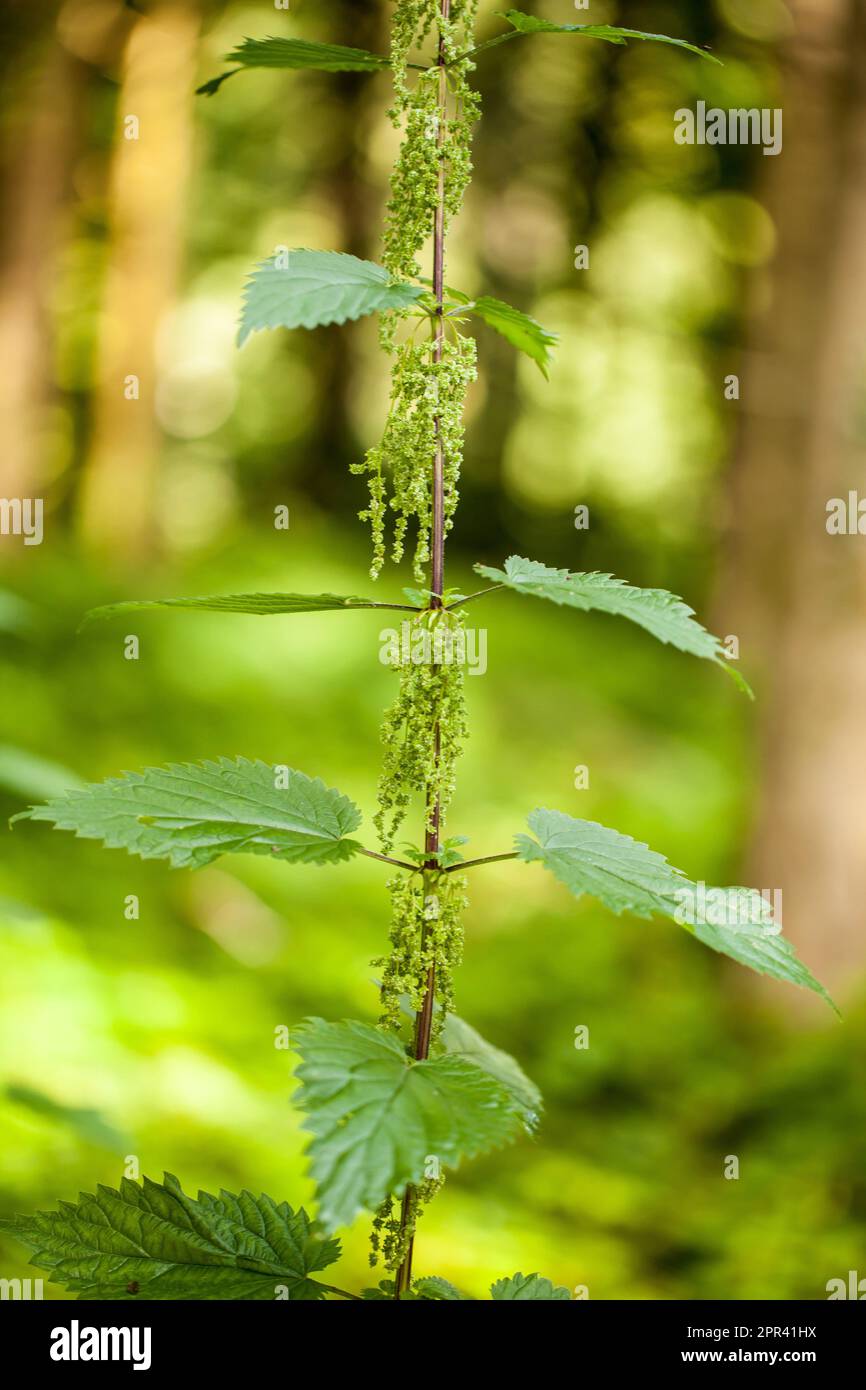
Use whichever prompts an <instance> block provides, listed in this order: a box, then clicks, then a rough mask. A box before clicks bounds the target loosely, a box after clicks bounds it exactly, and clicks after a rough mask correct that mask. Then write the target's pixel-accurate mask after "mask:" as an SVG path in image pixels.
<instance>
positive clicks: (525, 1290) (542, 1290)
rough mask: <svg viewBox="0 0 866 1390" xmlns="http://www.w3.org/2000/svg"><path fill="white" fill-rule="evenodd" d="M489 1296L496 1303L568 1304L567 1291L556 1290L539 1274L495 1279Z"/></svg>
mask: <svg viewBox="0 0 866 1390" xmlns="http://www.w3.org/2000/svg"><path fill="white" fill-rule="evenodd" d="M490 1293H491V1296H492V1298H493V1300H494V1302H496V1303H519V1302H528V1301H530V1300H532V1301H534V1302H539V1301H543V1302H545V1303H570V1302H571V1294H570V1293H569V1291H568V1289H564V1288H562V1287H559V1288H557V1287H556V1286H555V1285H554V1284H552V1283H551V1281H550V1280H549V1279H545V1278H543V1277H542V1275H540V1274H512V1276H511V1278H510V1279H497V1281H496V1283H495V1284H491V1286H490Z"/></svg>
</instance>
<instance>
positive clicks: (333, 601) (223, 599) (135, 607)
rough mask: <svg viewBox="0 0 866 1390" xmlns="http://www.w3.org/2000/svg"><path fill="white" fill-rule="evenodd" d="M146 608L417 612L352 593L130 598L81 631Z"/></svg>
mask: <svg viewBox="0 0 866 1390" xmlns="http://www.w3.org/2000/svg"><path fill="white" fill-rule="evenodd" d="M146 608H198V609H200V610H203V611H205V612H209V613H250V614H259V615H260V616H262V617H266V618H267V617H277V616H280V615H282V614H286V613H324V612H330V611H332V610H333V611H336V610H345V609H347V608H389V609H395V610H401V611H405V612H415V611H416V610H415V608H414V607H412V606H410V605H409V604H405V603H381V602H378V601H376V600H375V599H368V598H357V597H354V596H353V595H351V594H214V595H211V596H209V597H204V598H149V599H127V600H125V601H124V602H122V603H107V604H104V605H103V606H102V607H101V608H91V610H90V612H89V613H86V614H85V617H84V621H83V622H82V624H81V627H82V628H85V627H87V626H89V624H90V623H93V622H99V621H101V620H102V619H104V618H116V617H118V616H122V615H123V614H125V613H137V612H140V611H141V610H142V609H146Z"/></svg>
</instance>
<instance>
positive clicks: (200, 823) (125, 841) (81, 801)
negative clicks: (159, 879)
mask: <svg viewBox="0 0 866 1390" xmlns="http://www.w3.org/2000/svg"><path fill="white" fill-rule="evenodd" d="M13 819H14V820H16V821H17V820H28V819H29V820H38V821H49V822H50V823H51V824H53V825H54V826H55V827H56V829H58V830H73V831H74V832H75V834H76V835H78V836H80V837H81V838H82V839H85V840H102V842H103V843H104V844H105V845H107V846H109V848H112V849H126V850H128V851H129V853H130V854H137V855H140V857H141V858H142V859H169V860H170V861H171V863H172V864H173V865H174V866H175V867H176V868H190V869H198V868H201V867H202V866H203V865H204V864H210V863H211V862H212V861H213V860H214V859H216V858H218V857H219V855H221V854H238V853H251V854H272V855H273V856H274V857H275V858H276V859H284V860H288V861H290V862H303V863H308V864H324V863H329V862H334V861H338V860H343V859H349V858H351V856H352V855H353V854H356V853H357V852H358V850H359V849H360V848H361V847H360V845H359V844H358V842H357V841H356V840H351V839H347V838H346V837H347V836H349V835H350V834H351V833H352V831H353V830H357V828H358V826H359V825H360V823H361V813H360V811H359V810H358V808H357V806H356V805H355V804H354V802H352V801H350V800H349V798H348V797H346V796H343V795H342V794H341V793H340V792H338V791H335V790H334V788H333V787H326V786H325V784H324V782H322V781H321V779H319V778H315V779H313V778H311V777H307V776H305V774H304V773H303V772H296V771H295V770H294V769H293V768H287V767H284V766H280V765H277V767H271V766H270V765H269V764H268V763H263V762H251V761H250V760H249V759H247V758H235V759H232V758H220V759H219V760H218V761H217V762H204V763H182V764H176V763H173V764H170V765H169V766H168V767H149V768H145V770H144V772H127V773H125V774H124V775H123V776H122V777H117V778H109V780H108V781H106V782H96V783H91V784H89V785H87V786H85V787H83V788H82V789H81V790H80V791H79V790H73V791H70V792H67V793H66V794H65V795H64V796H59V797H55V798H53V799H52V800H51V801H47V802H45V803H44V804H43V805H40V806H33V807H31V808H30V809H29V810H28V811H22V812H21V813H20V814H19V815H17V816H15V817H14V818H13Z"/></svg>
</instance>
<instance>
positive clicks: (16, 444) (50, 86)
mask: <svg viewBox="0 0 866 1390" xmlns="http://www.w3.org/2000/svg"><path fill="white" fill-rule="evenodd" d="M29 18H31V19H32V18H33V16H30V17H29ZM53 21H54V7H53V6H46V8H45V10H44V11H43V13H42V14H41V15H40V16H38V23H39V28H38V29H37V31H36V32H35V33H33V34H31V35H28V40H29V42H28V47H27V50H26V60H27V61H31V60H33V59H36V60H37V62H38V66H36V65H35V64H34V66H35V68H36V70H35V71H34V72H33V73H32V74H31V75H28V76H27V78H26V80H25V81H24V82H23V83H21V82H20V81H19V82H18V83H17V84H16V85H15V87H14V89H13V100H14V102H15V105H16V106H20V108H21V110H22V112H23V119H22V117H18V119H19V120H21V124H22V128H21V129H20V130H18V129H16V130H14V131H13V130H11V129H10V124H11V123H12V121H13V120H14V119H15V118H14V117H13V116H12V115H11V114H10V112H9V111H8V110H7V111H5V112H4V127H5V135H6V137H7V140H6V148H7V153H6V155H5V157H4V160H3V172H2V178H3V206H4V216H3V218H2V272H0V358H2V362H3V370H2V372H0V438H2V441H3V448H2V453H0V491H2V494H3V496H4V497H24V496H34V495H39V494H40V493H41V491H42V489H43V481H44V479H43V474H42V469H41V466H40V446H41V440H42V433H43V429H44V425H45V411H46V407H47V406H48V403H49V400H50V395H51V379H52V350H51V326H50V298H51V288H52V278H53V275H54V267H55V264H56V256H55V252H56V245H57V235H58V222H59V218H60V213H61V209H62V205H63V203H64V201H65V199H66V197H67V194H68V188H69V170H70V168H71V167H72V165H73V163H74V159H75V154H76V150H77V148H78V143H79V137H80V121H79V120H78V119H77V113H78V109H79V95H80V92H81V88H82V76H83V71H84V69H83V65H82V64H81V63H80V62H79V61H78V60H77V59H76V58H73V57H72V55H71V54H70V53H68V52H67V51H66V49H64V48H62V47H60V45H59V44H56V43H55V42H54V41H53V39H52V35H51V29H52V26H53ZM4 67H5V64H4ZM4 76H9V74H8V73H4Z"/></svg>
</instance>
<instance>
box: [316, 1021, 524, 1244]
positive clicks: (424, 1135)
mask: <svg viewBox="0 0 866 1390" xmlns="http://www.w3.org/2000/svg"><path fill="white" fill-rule="evenodd" d="M292 1044H293V1046H294V1048H295V1050H296V1051H297V1052H298V1053H299V1054H300V1056H301V1058H302V1061H301V1065H300V1066H299V1067H298V1069H297V1073H296V1074H297V1077H298V1080H299V1081H300V1082H301V1086H300V1088H299V1090H298V1091H297V1092H296V1095H295V1101H296V1103H297V1104H298V1105H299V1106H300V1108H301V1109H302V1110H304V1111H306V1113H307V1117H308V1118H307V1120H306V1122H305V1125H304V1128H305V1129H308V1130H310V1131H311V1133H312V1134H313V1139H312V1142H311V1143H310V1146H309V1155H310V1168H311V1172H312V1175H313V1177H314V1178H315V1181H316V1184H317V1196H318V1201H319V1220H320V1221H321V1222H322V1224H323V1225H324V1226H325V1228H326V1229H327V1230H329V1231H332V1230H334V1229H335V1228H336V1227H337V1226H341V1225H346V1224H347V1223H348V1222H350V1221H352V1220H353V1219H354V1217H355V1216H357V1214H358V1212H360V1211H362V1210H363V1209H364V1208H367V1209H368V1210H373V1209H375V1208H376V1207H378V1206H380V1205H381V1203H382V1202H383V1201H384V1199H385V1198H386V1197H388V1196H389V1195H393V1196H399V1195H400V1194H401V1193H402V1192H403V1191H404V1190H405V1188H406V1185H407V1183H418V1182H420V1181H422V1180H423V1178H424V1177H425V1165H426V1163H427V1161H428V1159H429V1157H430V1156H433V1157H435V1158H436V1159H437V1160H438V1162H439V1164H441V1165H443V1166H446V1165H453V1164H457V1163H459V1162H460V1160H461V1159H464V1158H473V1157H475V1156H476V1155H477V1154H480V1153H484V1152H486V1151H487V1150H489V1149H493V1148H497V1147H498V1146H499V1145H501V1144H504V1143H506V1142H508V1141H510V1140H511V1139H513V1138H514V1136H515V1133H516V1131H517V1128H518V1124H519V1111H518V1107H517V1106H516V1105H515V1102H514V1100H513V1098H512V1095H511V1094H510V1093H509V1092H508V1091H507V1090H506V1088H505V1087H504V1086H502V1085H501V1084H500V1083H499V1082H497V1081H496V1080H494V1078H493V1077H491V1076H489V1075H487V1074H486V1073H485V1072H483V1071H481V1070H480V1069H479V1068H478V1067H476V1066H472V1065H470V1063H468V1062H466V1061H464V1060H462V1058H459V1057H449V1056H441V1057H436V1058H433V1059H432V1060H430V1061H421V1062H413V1061H410V1059H409V1058H408V1057H407V1056H406V1053H405V1051H404V1048H403V1045H402V1044H401V1042H400V1041H399V1039H398V1038H396V1037H395V1036H394V1035H393V1034H390V1033H383V1032H382V1031H381V1030H379V1029H377V1028H373V1027H371V1026H370V1025H369V1024H366V1023H357V1022H354V1021H344V1022H342V1023H326V1022H325V1021H324V1020H323V1019H309V1020H308V1021H307V1022H306V1023H303V1024H302V1025H301V1026H300V1027H299V1028H296V1029H294V1030H293V1031H292Z"/></svg>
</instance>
